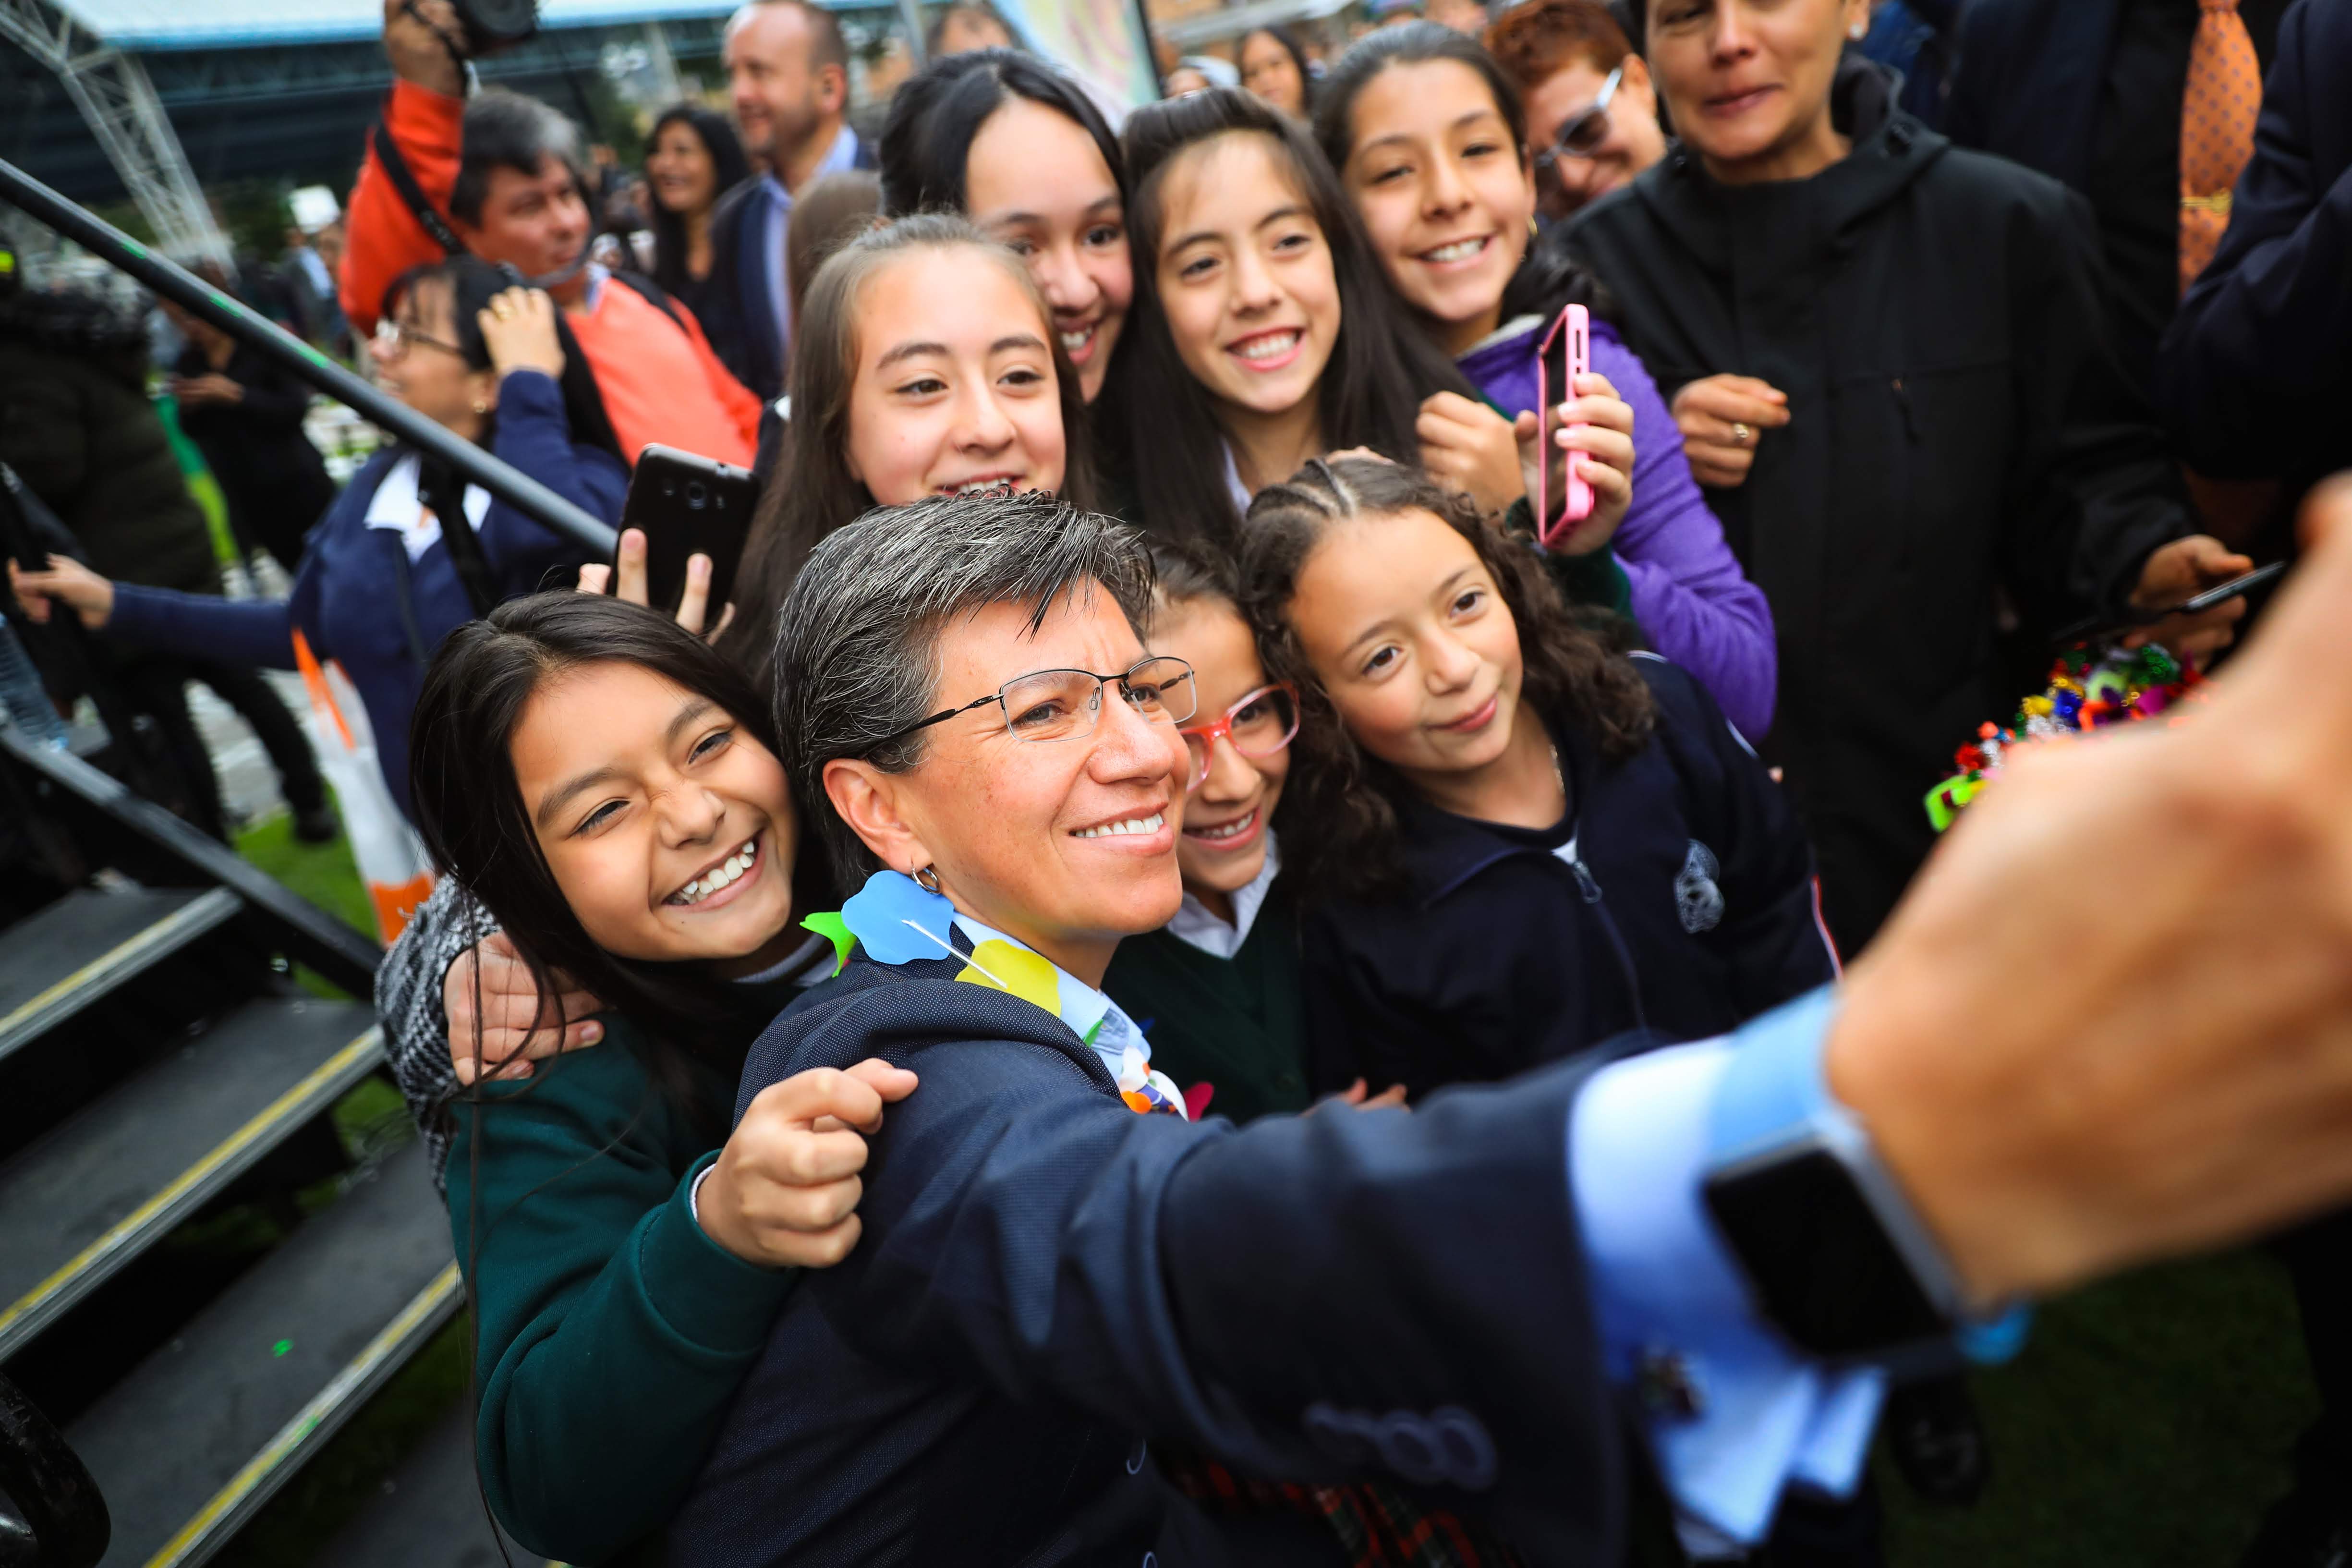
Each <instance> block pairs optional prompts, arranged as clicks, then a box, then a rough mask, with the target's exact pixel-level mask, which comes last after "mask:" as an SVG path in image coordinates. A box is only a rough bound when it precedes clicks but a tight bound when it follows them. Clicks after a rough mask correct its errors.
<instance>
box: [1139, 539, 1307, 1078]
mask: <svg viewBox="0 0 2352 1568" xmlns="http://www.w3.org/2000/svg"><path fill="white" fill-rule="evenodd" d="M1151 562H1152V566H1153V569H1154V571H1155V573H1156V574H1157V581H1156V582H1155V584H1154V585H1153V589H1152V595H1151V625H1150V627H1149V628H1148V631H1147V635H1146V637H1145V642H1146V645H1147V646H1148V647H1150V649H1151V651H1152V652H1154V653H1161V654H1167V655H1170V656H1171V657H1172V658H1181V659H1182V660H1184V661H1185V662H1186V663H1188V664H1190V665H1191V666H1192V671H1193V677H1194V679H1196V680H1197V681H1198V683H1199V686H1200V696H1199V700H1198V701H1199V707H1198V709H1197V710H1196V711H1195V712H1194V713H1193V715H1192V719H1191V720H1189V721H1187V723H1186V726H1185V729H1184V743H1185V746H1186V749H1187V750H1188V752H1190V754H1191V757H1192V773H1191V775H1190V778H1189V780H1188V789H1187V793H1186V795H1185V797H1184V816H1183V832H1182V834H1181V836H1180V837H1178V839H1177V841H1176V867H1177V869H1178V870H1179V871H1180V872H1181V874H1182V876H1183V879H1184V902H1183V904H1182V906H1181V908H1179V909H1178V910H1177V911H1176V918H1175V919H1173V920H1171V921H1169V922H1168V923H1167V924H1166V925H1165V926H1162V927H1161V928H1160V930H1158V931H1152V932H1150V933H1149V934H1148V935H1144V936H1139V937H1131V938H1129V940H1128V941H1126V942H1121V943H1119V946H1118V953H1117V954H1116V955H1115V956H1114V957H1113V958H1112V959H1111V962H1110V968H1109V969H1108V971H1107V972H1106V973H1105V974H1104V976H1103V989H1104V990H1105V991H1106V992H1108V993H1109V994H1110V997H1111V1000H1113V1001H1114V1002H1117V1003H1118V1005H1119V1006H1120V1007H1122V1008H1124V1009H1125V1010H1126V1012H1127V1016H1129V1017H1130V1018H1133V1019H1134V1020H1135V1021H1136V1025H1137V1026H1138V1027H1139V1028H1140V1029H1142V1030H1143V1032H1144V1037H1145V1038H1147V1039H1149V1040H1150V1042H1151V1064H1152V1066H1154V1067H1156V1068H1160V1070H1161V1071H1162V1072H1165V1073H1166V1074H1167V1075H1168V1076H1169V1077H1170V1078H1171V1079H1174V1080H1175V1082H1176V1084H1177V1086H1178V1087H1179V1088H1181V1089H1183V1090H1184V1093H1185V1101H1186V1104H1187V1105H1188V1106H1189V1107H1190V1108H1191V1109H1192V1112H1193V1114H1194V1115H1196V1116H1197V1115H1199V1114H1201V1113H1202V1110H1204V1109H1205V1110H1207V1111H1209V1112H1210V1113H1211V1114H1213V1115H1218V1116H1228V1117H1231V1118H1232V1119H1233V1120H1234V1121H1252V1120H1254V1119H1255V1118H1257V1117H1260V1116H1264V1115H1265V1114H1267V1113H1268V1112H1270V1111H1285V1110H1293V1111H1295V1110H1306V1109H1307V1103H1308V1096H1307V1037H1306V1032H1305V1030H1304V1028H1303V1027H1302V1026H1301V1024H1300V1020H1299V1011H1298V916H1297V910H1296V909H1295V908H1293V906H1292V903H1291V900H1290V894H1289V889H1287V888H1286V887H1284V886H1283V885H1282V884H1281V882H1280V881H1278V880H1277V875H1278V873H1279V872H1280V871H1281V869H1282V859H1281V856H1280V854H1279V853H1278V852H1277V851H1276V847H1275V842H1274V827H1273V821H1274V814H1275V810H1276V806H1277V805H1279V804H1280V803H1281V800H1282V786H1283V781H1284V780H1285V779H1286V777H1287V776H1288V774H1289V772H1290V755H1289V747H1290V738H1291V736H1293V735H1294V734H1296V733H1297V729H1298V699H1297V695H1296V694H1295V693H1294V692H1293V691H1291V690H1290V689H1288V688H1287V687H1285V686H1282V685H1280V684H1278V683H1276V682H1274V681H1271V680H1268V679H1266V674H1265V668H1264V667H1263V666H1261V665H1260V664H1259V663H1258V657H1257V646H1256V644H1255V642H1254V641H1253V640H1252V638H1251V637H1250V629H1249V623H1248V622H1247V621H1244V619H1242V614H1241V609H1240V607H1239V605H1236V603H1235V602H1234V601H1235V598H1236V595H1237V594H1238V592H1239V589H1238V587H1237V585H1236V584H1235V583H1234V568H1233V563H1232V561H1231V559H1230V558H1229V557H1227V556H1225V555H1224V554H1223V553H1222V552H1217V551H1213V550H1210V549H1207V548H1205V547H1202V546H1197V545H1177V544H1171V543H1167V542H1160V543H1156V544H1154V545H1153V546H1152V551H1151Z"/></svg>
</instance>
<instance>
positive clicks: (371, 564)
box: [9, 258, 629, 811]
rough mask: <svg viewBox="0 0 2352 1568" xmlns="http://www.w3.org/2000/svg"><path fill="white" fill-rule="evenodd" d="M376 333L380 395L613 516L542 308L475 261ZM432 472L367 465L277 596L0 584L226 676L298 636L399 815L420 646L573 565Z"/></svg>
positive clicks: (607, 444) (37, 576)
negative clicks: (365, 729) (458, 548)
mask: <svg viewBox="0 0 2352 1568" xmlns="http://www.w3.org/2000/svg"><path fill="white" fill-rule="evenodd" d="M558 321H559V318H558V315H557V312H556V310H555V307H554V305H553V304H552V303H551V301H550V300H548V297H547V296H546V295H545V294H543V293H541V292H539V291H538V290H536V289H519V288H509V287H508V285H507V281H506V279H504V278H503V277H502V276H501V275H500V274H499V272H497V271H496V270H495V269H493V268H490V267H489V266H488V264H487V263H485V262H481V261H477V260H474V259H473V258H454V259H452V260H449V261H446V262H436V263H434V264H432V265H430V266H427V267H424V268H418V269H417V270H416V271H415V272H414V273H412V274H410V275H408V276H406V277H404V278H403V279H401V280H400V281H399V282H398V283H395V284H394V285H393V288H392V290H391V298H389V299H388V300H386V302H385V305H384V309H383V326H382V327H381V328H379V329H378V331H377V333H376V336H375V340H374V342H373V353H374V354H375V357H376V363H377V366H378V373H379V379H380V381H381V382H382V384H383V389H384V390H385V391H386V392H388V393H390V394H391V395H393V396H394V397H397V398H398V399H400V401H401V402H403V403H405V404H406V405H408V406H410V407H411V408H414V409H415V410H416V412H418V413H419V414H422V415H425V416H426V417H428V418H430V419H431V420H433V421H434V423H436V424H437V425H440V426H444V427H446V429H448V430H451V431H453V432H455V433H456V434H457V435H459V436H463V437H466V438H467V440H470V441H473V442H476V443H478V445H480V446H483V447H488V449H489V450H490V451H492V452H493V453H495V454H497V455H498V456H499V458H502V459H504V460H505V461H506V462H509V463H511V464H512V465H514V467H516V468H520V469H521V470H522V471H523V472H524V473H526V474H529V475H530V477H531V478H532V479H537V480H538V481H539V482H540V483H541V484H542V485H545V486H547V487H548V488H549V489H552V490H554V491H555V492H556V493H557V494H558V495H561V496H562V497H564V498H565V499H566V500H571V501H572V502H574V503H575V504H577V505H578V506H580V507H582V508H583V509H584V510H587V511H588V512H590V513H591V514H593V516H595V517H598V518H601V519H603V520H604V521H607V522H611V521H615V520H617V519H618V518H619V516H620V512H621V501H622V499H623V497H624V496H625V493H626V491H627V489H628V483H629V475H628V469H627V468H625V467H624V466H623V464H622V462H621V458H620V455H619V452H618V450H617V448H615V447H614V446H613V441H612V436H611V434H610V431H611V426H610V425H609V423H607V422H606V421H605V418H604V411H603V405H602V404H601V403H597V402H595V401H593V400H594V398H595V393H594V390H593V383H591V382H589V381H588V379H587V376H586V374H585V363H586V362H585V361H583V360H581V359H580V358H579V356H578V355H576V354H575V355H572V356H570V357H571V360H572V365H573V368H572V373H571V374H565V365H566V355H565V353H564V352H563V342H562V333H561V331H560V329H559V325H558ZM438 468H439V465H436V464H433V463H428V462H426V461H425V460H424V458H422V456H421V455H420V454H419V453H417V452H415V451H414V450H412V449H410V448H408V447H394V448H392V449H391V450H389V451H386V452H380V453H378V454H377V455H376V456H375V457H374V458H373V459H371V460H370V461H369V463H368V465H367V467H365V468H362V469H361V470H360V471H359V473H358V474H357V475H356V476H354V477H353V479H352V482H351V485H350V487H349V488H347V489H345V490H344V491H343V493H342V494H341V496H340V497H338V498H337V499H336V500H335V502H334V504H333V505H331V506H330V507H329V508H328V509H327V514H326V516H325V517H323V518H322V519H320V521H319V522H318V524H317V526H315V527H313V528H312V529H311V530H310V534H309V536H308V537H307V538H306V539H305V540H304V541H303V546H302V557H301V561H300V563H299V566H298V567H297V568H296V570H295V574H294V587H293V592H292V593H291V595H289V597H287V598H284V599H265V600H244V601H230V600H226V599H218V598H214V597H211V596H209V595H201V594H182V593H175V592H173V590H171V589H168V588H142V587H140V586H138V585H136V584H130V583H123V584H116V583H113V582H110V581H109V580H108V579H107V578H104V577H101V576H100V575H98V574H96V573H94V572H92V571H91V570H90V569H89V567H87V566H85V565H83V564H81V563H79V562H78V561H72V560H69V559H68V558H66V557H64V556H61V555H53V556H51V557H50V558H49V569H48V570H47V571H46V572H19V571H18V570H17V569H16V567H15V565H14V564H13V563H12V564H11V565H10V567H9V576H10V578H11V580H12V582H13V583H14V584H15V587H16V595H17V598H18V599H19V601H20V602H21V603H22V604H23V605H24V606H25V609H26V614H28V615H30V616H33V617H34V618H35V619H37V620H38V619H43V618H46V616H47V614H48V605H49V601H51V600H55V601H57V602H58V603H60V604H63V605H67V606H68V608H70V609H72V610H73V611H74V612H75V613H76V614H77V615H78V616H80V617H81V621H82V624H83V625H84V626H89V627H90V628H91V629H93V630H95V629H97V628H100V627H104V628H105V629H106V630H107V632H108V634H109V635H110V636H113V637H121V638H122V639H124V640H125V641H128V642H135V643H140V644H142V645H144V646H146V647H157V648H164V649H169V650H173V651H179V652H184V653H190V654H194V653H199V652H200V653H202V654H204V655H205V657H206V658H214V659H219V660H222V661H224V662H227V663H234V664H244V665H252V666H257V667H260V668H276V669H291V668H294V647H293V639H294V634H295V633H296V632H297V631H299V632H300V633H301V634H302V636H303V637H304V639H305V640H306V641H308V642H309V643H310V648H311V651H312V652H313V653H315V654H316V655H317V656H318V657H319V658H320V659H322V660H323V659H330V658H331V659H334V660H336V661H338V662H339V663H341V666H342V667H343V673H344V674H345V675H347V676H349V677H350V678H351V681H352V687H353V688H354V689H357V691H358V692H359V694H360V700H361V701H362V702H363V703H364V704H365V705H366V707H367V714H368V724H369V727H370V728H371V729H373V731H375V742H376V758H377V761H378V762H379V763H381V764H382V766H383V774H384V782H385V783H386V784H389V785H391V787H392V797H393V799H394V800H395V801H397V802H399V803H400V806H401V809H402V810H403V811H405V810H407V809H408V717H409V713H410V712H411V710H414V709H415V706H416V696H417V692H418V690H419V689H420V688H421V686H422V685H423V682H424V679H425V668H426V666H427V665H429V664H430V663H431V662H432V659H433V652H434V649H435V648H436V647H439V646H440V642H441V639H442V638H443V637H446V636H447V635H448V634H449V632H450V631H451V630H452V629H453V628H454V627H456V626H460V625H462V624H463V623H465V622H467V621H469V620H471V619H473V618H474V616H476V615H477V614H478V613H480V612H481V611H482V610H486V609H488V606H489V605H491V604H496V603H498V602H499V601H500V600H504V599H509V598H512V597H514V596H515V595H519V594H528V593H530V592H532V591H533V590H534V589H537V588H538V587H540V586H541V578H543V577H546V576H548V575H549V574H551V572H553V571H554V570H555V569H556V568H562V572H561V573H560V574H559V576H560V582H561V584H562V585H567V586H568V585H569V584H570V583H571V581H572V570H571V568H572V567H573V566H574V565H577V564H578V563H580V562H581V561H582V560H583V554H582V552H581V550H580V547H579V546H578V545H576V544H573V543H572V542H569V541H567V540H565V539H564V538H562V536H561V535H559V534H556V533H554V532H552V531H550V530H548V529H546V528H543V527H541V525H540V524H538V523H536V522H533V521H531V520H530V519H529V518H528V517H525V516H524V515H523V514H522V513H520V512H519V511H517V510H514V509H513V508H511V507H509V506H508V505H507V504H506V503H504V502H503V501H494V500H491V499H490V497H489V496H488V494H487V493H486V492H484V491H482V490H480V489H475V488H473V487H471V486H467V485H464V484H462V483H461V482H459V481H458V480H457V479H456V477H455V476H454V475H451V474H448V473H446V472H441V471H436V470H437V469H438ZM461 498H462V499H461ZM458 511H462V513H463V514H464V516H465V518H466V520H467V525H468V530H469V531H470V532H471V534H472V535H473V537H474V539H475V541H476V542H477V545H478V547H477V549H475V550H473V551H468V552H465V554H464V556H462V557H460V556H457V555H453V554H452V552H451V551H450V549H449V544H448V541H447V539H446V536H445V523H446V519H445V517H444V516H443V513H444V512H458ZM477 567H478V569H477ZM469 577H471V578H472V579H473V581H471V582H469V581H468V578H469ZM482 601H487V603H484V602H482Z"/></svg>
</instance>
